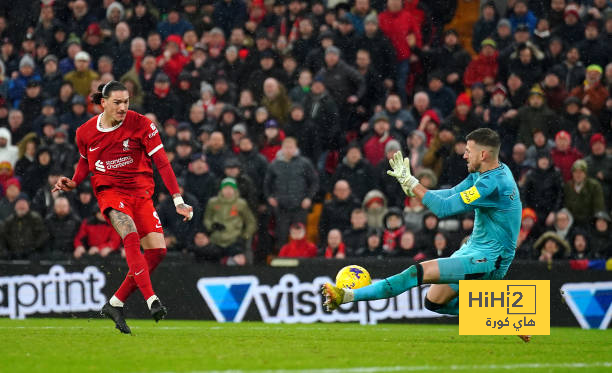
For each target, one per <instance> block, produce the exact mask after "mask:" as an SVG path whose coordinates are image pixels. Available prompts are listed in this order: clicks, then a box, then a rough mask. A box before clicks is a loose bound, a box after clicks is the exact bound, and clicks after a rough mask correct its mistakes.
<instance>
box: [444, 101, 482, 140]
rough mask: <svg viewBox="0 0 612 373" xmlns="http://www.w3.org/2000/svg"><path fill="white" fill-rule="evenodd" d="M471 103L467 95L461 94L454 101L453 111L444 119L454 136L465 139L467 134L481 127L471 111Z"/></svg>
mask: <svg viewBox="0 0 612 373" xmlns="http://www.w3.org/2000/svg"><path fill="white" fill-rule="evenodd" d="M471 109H472V101H471V99H470V96H468V95H467V93H462V94H460V95H459V97H457V100H456V101H455V110H453V113H452V114H451V115H450V116H449V117H448V118H446V119H445V121H444V122H445V123H447V124H448V125H449V126H450V127H451V128H452V129H453V132H454V133H455V135H456V136H460V137H465V136H467V134H468V133H470V132H472V131H473V130H475V129H478V128H480V127H482V121H481V120H480V119H479V118H478V116H477V115H476V114H475V113H474V112H473V111H472V110H471Z"/></svg>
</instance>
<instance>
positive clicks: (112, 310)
mask: <svg viewBox="0 0 612 373" xmlns="http://www.w3.org/2000/svg"><path fill="white" fill-rule="evenodd" d="M100 315H102V316H106V317H108V318H110V319H111V320H113V321H114V322H115V328H117V329H119V331H120V332H121V333H125V334H132V331H131V330H130V327H129V326H128V325H127V323H126V322H125V317H124V316H123V307H113V306H111V304H110V303H106V304H105V305H104V307H102V310H101V311H100Z"/></svg>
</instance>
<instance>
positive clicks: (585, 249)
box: [569, 229, 596, 260]
mask: <svg viewBox="0 0 612 373" xmlns="http://www.w3.org/2000/svg"><path fill="white" fill-rule="evenodd" d="M570 245H571V248H572V251H571V254H570V256H569V259H574V260H582V259H596V258H594V257H593V253H592V251H591V247H590V244H589V234H588V233H587V231H586V230H583V229H576V231H575V232H574V235H573V236H572V237H571V239H570Z"/></svg>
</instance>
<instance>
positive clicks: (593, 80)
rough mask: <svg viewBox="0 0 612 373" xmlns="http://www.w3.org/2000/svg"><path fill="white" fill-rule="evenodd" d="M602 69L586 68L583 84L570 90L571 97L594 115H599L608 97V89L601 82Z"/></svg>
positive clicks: (598, 67) (592, 66)
mask: <svg viewBox="0 0 612 373" xmlns="http://www.w3.org/2000/svg"><path fill="white" fill-rule="evenodd" d="M602 74H603V69H602V68H601V66H599V65H590V66H588V67H587V68H586V80H585V81H584V84H582V85H579V86H577V87H576V88H574V89H572V92H571V95H572V96H576V97H578V98H579V99H580V100H582V104H583V105H584V106H585V107H586V108H588V109H589V110H590V111H591V112H592V113H593V114H594V115H599V113H600V112H601V110H602V109H603V108H604V106H605V105H606V100H607V99H608V97H610V94H609V92H608V89H607V88H606V87H605V86H604V85H603V83H602V82H601V76H602Z"/></svg>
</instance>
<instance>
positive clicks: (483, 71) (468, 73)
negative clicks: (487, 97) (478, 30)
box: [463, 39, 499, 87]
mask: <svg viewBox="0 0 612 373" xmlns="http://www.w3.org/2000/svg"><path fill="white" fill-rule="evenodd" d="M480 46H481V49H480V54H478V56H477V57H476V58H475V59H473V60H472V61H471V62H470V63H469V64H468V66H467V68H466V69H465V74H463V84H464V85H465V86H466V87H471V86H472V85H473V84H474V83H478V82H481V83H483V84H484V85H490V84H492V83H494V82H495V81H496V80H497V73H498V70H499V66H498V55H499V54H498V52H497V45H496V43H495V41H494V40H493V39H485V40H483V41H482V43H480Z"/></svg>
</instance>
